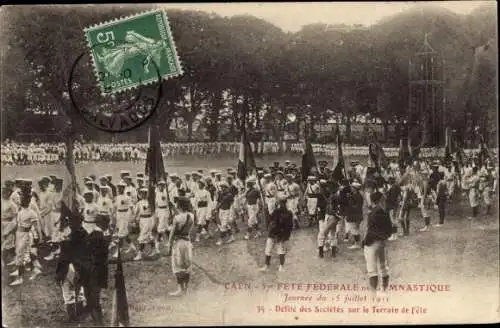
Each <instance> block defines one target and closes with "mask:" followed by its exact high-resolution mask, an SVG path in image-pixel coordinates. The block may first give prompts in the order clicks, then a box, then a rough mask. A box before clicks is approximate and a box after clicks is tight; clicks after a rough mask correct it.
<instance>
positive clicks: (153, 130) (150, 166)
mask: <svg viewBox="0 0 500 328" xmlns="http://www.w3.org/2000/svg"><path fill="white" fill-rule="evenodd" d="M148 139H149V140H148V143H149V147H148V153H147V156H146V169H145V173H146V175H147V176H148V178H149V181H148V202H149V206H150V207H151V209H152V210H153V211H154V209H155V187H156V185H157V183H158V181H160V180H162V179H165V166H164V165H163V156H162V153H161V145H160V133H159V131H158V126H156V125H152V126H151V127H150V128H149V137H148Z"/></svg>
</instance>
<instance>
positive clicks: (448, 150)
mask: <svg viewBox="0 0 500 328" xmlns="http://www.w3.org/2000/svg"><path fill="white" fill-rule="evenodd" d="M445 131H446V132H445V135H444V138H445V139H444V162H445V163H450V162H451V161H452V156H451V154H452V153H453V150H452V145H451V140H450V132H449V129H448V128H446V130H445Z"/></svg>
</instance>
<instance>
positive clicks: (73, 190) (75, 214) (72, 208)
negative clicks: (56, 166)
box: [60, 132, 83, 228]
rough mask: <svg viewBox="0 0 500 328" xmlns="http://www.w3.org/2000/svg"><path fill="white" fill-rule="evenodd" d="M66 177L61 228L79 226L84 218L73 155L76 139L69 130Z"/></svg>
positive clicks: (62, 200) (62, 198) (62, 199)
mask: <svg viewBox="0 0 500 328" xmlns="http://www.w3.org/2000/svg"><path fill="white" fill-rule="evenodd" d="M65 143H66V160H65V166H66V178H65V179H64V180H66V181H68V185H67V186H66V188H65V189H64V190H63V193H62V197H61V217H60V218H61V222H62V223H63V224H61V228H62V227H63V226H66V225H67V224H68V225H70V226H71V227H77V226H78V225H79V224H80V223H81V221H82V220H83V216H82V215H81V213H80V210H79V204H78V200H77V194H78V191H79V190H78V184H77V182H76V172H75V162H74V156H73V148H74V140H73V137H72V133H71V132H69V133H68V136H67V137H66V142H65Z"/></svg>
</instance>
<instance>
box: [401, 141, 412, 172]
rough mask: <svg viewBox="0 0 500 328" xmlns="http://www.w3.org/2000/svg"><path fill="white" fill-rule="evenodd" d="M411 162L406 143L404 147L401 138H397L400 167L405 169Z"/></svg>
mask: <svg viewBox="0 0 500 328" xmlns="http://www.w3.org/2000/svg"><path fill="white" fill-rule="evenodd" d="M410 163H411V159H410V150H409V149H408V145H406V147H405V143H404V142H403V139H400V140H399V154H398V164H399V168H400V169H406V167H407V166H408V165H409V164H410Z"/></svg>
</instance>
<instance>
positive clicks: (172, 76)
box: [83, 8, 184, 97]
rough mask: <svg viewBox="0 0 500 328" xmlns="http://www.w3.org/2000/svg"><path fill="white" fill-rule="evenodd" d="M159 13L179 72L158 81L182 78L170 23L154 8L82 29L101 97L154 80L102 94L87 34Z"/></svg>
mask: <svg viewBox="0 0 500 328" xmlns="http://www.w3.org/2000/svg"><path fill="white" fill-rule="evenodd" d="M159 13H161V14H162V18H163V20H164V23H165V29H166V30H167V33H168V35H170V39H171V41H172V42H171V46H172V52H173V53H174V60H175V62H176V66H177V67H178V68H179V71H178V72H177V73H176V74H171V75H165V76H161V77H160V79H161V80H165V81H166V80H169V79H173V78H176V77H179V76H182V75H183V74H184V70H183V69H182V61H181V60H180V58H179V55H178V52H177V46H176V44H175V39H174V35H173V33H172V29H171V27H170V21H169V20H168V16H167V13H166V11H165V10H163V9H159V8H156V9H152V10H146V11H143V12H139V13H136V14H133V15H129V16H122V17H119V18H114V19H112V20H109V21H105V22H102V23H98V24H94V25H91V26H88V27H85V28H84V29H83V33H84V35H85V39H86V40H87V47H88V49H89V51H90V59H91V61H92V67H93V70H94V75H95V77H96V80H97V84H98V86H99V89H100V90H101V96H103V97H106V96H110V95H113V94H116V93H121V92H124V91H128V90H132V89H134V88H136V87H137V86H140V85H151V84H154V83H153V82H154V81H155V79H150V80H149V81H147V82H140V83H133V84H130V85H127V86H126V87H122V88H117V89H114V90H112V91H111V92H108V93H106V92H104V88H103V87H102V86H101V84H100V83H99V72H98V70H97V65H96V63H95V59H94V52H93V49H92V44H91V42H90V38H89V34H88V32H89V31H92V30H96V29H98V28H101V27H105V26H109V25H114V24H116V23H119V22H123V21H127V20H130V19H134V18H136V17H141V16H146V15H154V14H159Z"/></svg>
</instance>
